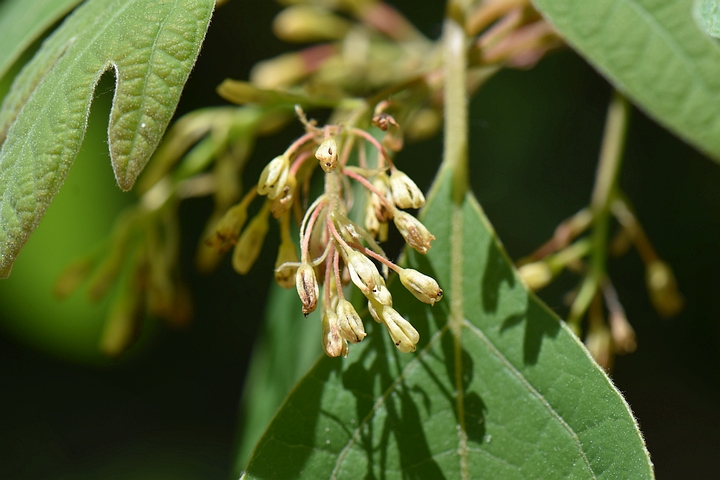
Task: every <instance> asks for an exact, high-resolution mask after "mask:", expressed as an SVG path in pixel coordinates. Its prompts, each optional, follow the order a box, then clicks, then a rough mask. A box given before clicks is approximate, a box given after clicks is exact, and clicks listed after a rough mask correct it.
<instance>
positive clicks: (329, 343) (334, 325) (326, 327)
mask: <svg viewBox="0 0 720 480" xmlns="http://www.w3.org/2000/svg"><path fill="white" fill-rule="evenodd" d="M322 345H323V348H324V349H325V353H327V355H328V357H339V356H340V355H342V356H343V357H347V355H348V344H347V341H346V340H345V339H344V338H342V336H341V335H340V327H339V325H338V316H337V314H336V313H335V312H333V311H332V310H325V312H324V313H323V317H322Z"/></svg>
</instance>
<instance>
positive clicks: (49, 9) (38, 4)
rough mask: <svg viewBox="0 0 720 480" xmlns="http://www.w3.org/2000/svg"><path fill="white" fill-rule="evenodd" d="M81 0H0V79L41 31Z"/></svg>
mask: <svg viewBox="0 0 720 480" xmlns="http://www.w3.org/2000/svg"><path fill="white" fill-rule="evenodd" d="M80 1H81V0H31V1H29V0H5V1H4V2H2V3H0V32H2V41H1V42H0V78H2V77H3V76H4V75H5V74H6V73H7V71H8V70H9V69H10V66H11V65H12V64H13V62H14V61H15V60H17V59H18V58H19V57H20V55H21V54H22V53H23V52H24V51H25V49H26V48H28V47H29V46H30V44H31V43H32V42H34V41H35V40H36V39H37V38H38V37H39V36H40V35H42V33H43V32H44V31H45V30H47V28H49V27H50V25H52V24H53V23H55V22H56V21H58V20H59V19H60V18H62V17H63V16H64V15H65V14H66V13H68V12H69V11H70V10H71V9H72V8H73V7H74V6H75V5H77V4H78V3H80Z"/></svg>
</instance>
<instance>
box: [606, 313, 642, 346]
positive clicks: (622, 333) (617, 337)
mask: <svg viewBox="0 0 720 480" xmlns="http://www.w3.org/2000/svg"><path fill="white" fill-rule="evenodd" d="M608 322H609V323H610V334H611V335H612V340H613V344H615V350H616V351H617V353H619V354H621V355H623V354H625V353H632V352H634V351H635V349H636V348H637V341H636V339H635V330H633V328H632V326H631V325H630V323H629V322H628V321H627V317H626V316H625V313H624V312H622V311H616V312H611V313H610V318H609V319H608Z"/></svg>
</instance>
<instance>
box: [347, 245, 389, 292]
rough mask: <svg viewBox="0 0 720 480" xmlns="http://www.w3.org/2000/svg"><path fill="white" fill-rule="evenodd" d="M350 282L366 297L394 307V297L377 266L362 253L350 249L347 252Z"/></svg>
mask: <svg viewBox="0 0 720 480" xmlns="http://www.w3.org/2000/svg"><path fill="white" fill-rule="evenodd" d="M345 254H346V263H347V266H348V271H349V272H350V280H352V282H353V283H354V284H355V285H356V286H357V287H358V288H359V289H360V291H361V292H362V293H363V295H365V296H366V297H368V298H369V297H372V298H374V299H375V301H377V302H379V303H380V304H382V305H392V296H391V295H390V291H389V290H388V289H387V287H386V286H385V280H383V278H382V276H380V272H379V271H378V269H377V267H376V266H375V264H374V263H373V262H372V261H371V260H370V259H369V258H367V257H366V256H365V255H363V254H362V253H360V252H358V251H356V250H352V249H348V250H346V251H345Z"/></svg>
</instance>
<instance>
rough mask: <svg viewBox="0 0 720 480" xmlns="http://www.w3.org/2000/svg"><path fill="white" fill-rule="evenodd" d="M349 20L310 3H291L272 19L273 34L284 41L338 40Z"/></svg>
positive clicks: (345, 30)
mask: <svg viewBox="0 0 720 480" xmlns="http://www.w3.org/2000/svg"><path fill="white" fill-rule="evenodd" d="M349 28H350V22H348V21H347V20H345V19H344V18H342V17H340V16H339V15H335V14H333V13H332V12H330V11H328V10H326V9H324V8H319V7H315V6H312V5H293V6H291V7H288V8H286V9H284V10H283V11H281V12H280V13H279V14H278V15H277V17H275V20H274V21H273V31H274V32H275V35H276V36H277V37H278V38H280V39H282V40H285V41H286V42H300V43H310V42H321V41H327V40H339V39H341V38H342V37H343V36H344V35H345V33H346V32H347V31H348V29H349Z"/></svg>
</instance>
